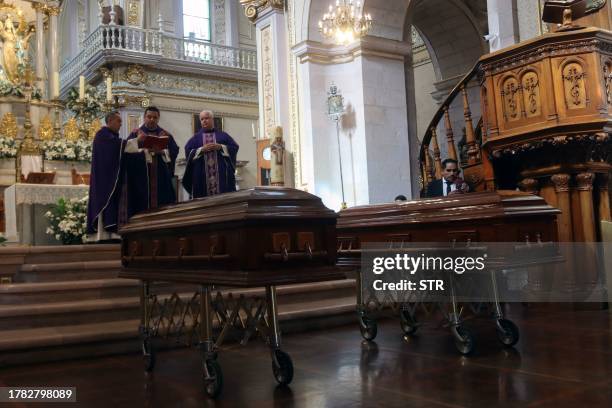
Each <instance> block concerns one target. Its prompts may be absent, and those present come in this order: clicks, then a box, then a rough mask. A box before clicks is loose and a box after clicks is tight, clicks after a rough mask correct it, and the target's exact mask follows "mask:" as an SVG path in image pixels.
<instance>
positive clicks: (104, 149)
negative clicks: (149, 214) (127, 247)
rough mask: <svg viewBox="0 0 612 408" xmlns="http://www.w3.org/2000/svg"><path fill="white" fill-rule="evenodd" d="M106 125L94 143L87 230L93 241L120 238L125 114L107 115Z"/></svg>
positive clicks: (112, 113) (114, 113) (97, 134)
mask: <svg viewBox="0 0 612 408" xmlns="http://www.w3.org/2000/svg"><path fill="white" fill-rule="evenodd" d="M105 119H106V126H104V127H102V128H101V129H100V130H99V131H98V133H96V136H95V137H94V141H93V146H92V160H91V178H90V183H89V203H88V206H87V233H88V234H90V235H92V234H95V235H94V236H93V237H90V239H89V240H92V241H100V240H107V239H113V238H119V236H118V235H116V234H114V233H116V232H117V224H118V222H119V200H120V195H121V189H122V182H121V179H122V165H121V164H122V162H123V151H124V146H125V141H124V140H122V139H121V138H120V137H119V129H120V128H121V116H120V115H119V113H118V112H111V113H109V114H108V115H106V118H105Z"/></svg>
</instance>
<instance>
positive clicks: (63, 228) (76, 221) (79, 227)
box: [45, 196, 89, 245]
mask: <svg viewBox="0 0 612 408" xmlns="http://www.w3.org/2000/svg"><path fill="white" fill-rule="evenodd" d="M88 201H89V197H88V196H85V197H83V198H81V199H76V198H73V199H71V200H69V201H67V200H66V199H64V198H60V199H59V200H58V201H57V204H55V205H54V206H53V208H51V210H49V211H47V212H46V213H45V217H46V218H47V219H48V220H49V227H48V228H47V234H49V235H53V236H54V237H55V239H57V240H58V241H61V242H62V244H64V245H76V244H82V243H83V242H85V240H86V237H87V203H88Z"/></svg>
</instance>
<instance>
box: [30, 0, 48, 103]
mask: <svg viewBox="0 0 612 408" xmlns="http://www.w3.org/2000/svg"><path fill="white" fill-rule="evenodd" d="M32 7H33V8H34V10H36V86H37V87H38V89H40V90H41V92H42V93H43V99H45V98H44V97H45V96H47V95H48V93H47V91H46V89H45V77H44V76H45V56H46V50H45V31H44V30H45V28H44V24H43V17H44V14H43V12H44V9H45V5H44V4H43V3H33V4H32Z"/></svg>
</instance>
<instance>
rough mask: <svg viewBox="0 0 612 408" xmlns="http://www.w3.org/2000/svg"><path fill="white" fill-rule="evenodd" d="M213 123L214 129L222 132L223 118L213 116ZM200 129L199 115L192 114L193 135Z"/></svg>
mask: <svg viewBox="0 0 612 408" xmlns="http://www.w3.org/2000/svg"><path fill="white" fill-rule="evenodd" d="M213 120H214V122H215V129H217V130H221V131H223V118H222V117H221V116H215V117H214V118H213ZM200 129H202V124H201V123H200V114H199V113H194V114H193V134H194V135H195V134H196V133H197V132H199V130H200Z"/></svg>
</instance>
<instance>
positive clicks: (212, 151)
mask: <svg viewBox="0 0 612 408" xmlns="http://www.w3.org/2000/svg"><path fill="white" fill-rule="evenodd" d="M200 123H201V125H202V129H200V131H198V133H196V134H195V135H193V136H192V137H191V139H189V141H188V142H187V144H186V145H185V157H186V158H187V166H186V168H185V174H184V175H183V187H185V190H187V191H188V192H189V194H190V196H191V198H198V197H207V196H213V195H216V194H221V193H228V192H231V191H236V177H235V175H234V173H235V171H236V155H237V154H238V144H237V143H236V142H235V141H234V139H232V137H231V136H230V135H228V134H227V133H225V132H223V131H221V130H218V129H215V128H214V115H213V113H212V112H211V111H208V110H204V111H202V112H200Z"/></svg>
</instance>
